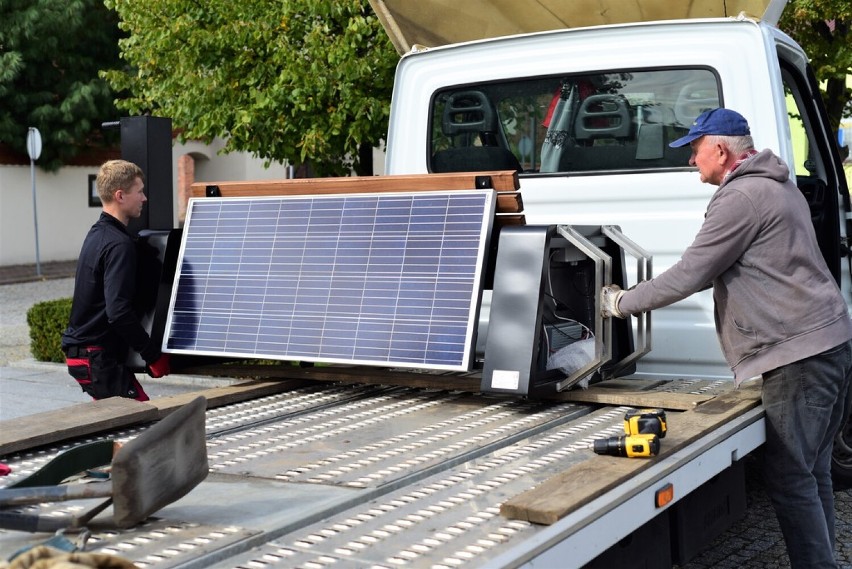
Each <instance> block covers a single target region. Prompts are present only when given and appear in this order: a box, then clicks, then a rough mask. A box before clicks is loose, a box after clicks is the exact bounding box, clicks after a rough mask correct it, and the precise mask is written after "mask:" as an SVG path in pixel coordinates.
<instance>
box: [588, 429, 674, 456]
mask: <svg viewBox="0 0 852 569" xmlns="http://www.w3.org/2000/svg"><path fill="white" fill-rule="evenodd" d="M592 448H593V449H594V451H595V453H596V454H605V455H608V456H626V457H630V458H636V457H646V456H656V455H657V453H659V452H660V439H659V437H657V435H654V434H645V435H622V436H619V437H609V438H606V439H597V440H596V441H594V444H593V445H592Z"/></svg>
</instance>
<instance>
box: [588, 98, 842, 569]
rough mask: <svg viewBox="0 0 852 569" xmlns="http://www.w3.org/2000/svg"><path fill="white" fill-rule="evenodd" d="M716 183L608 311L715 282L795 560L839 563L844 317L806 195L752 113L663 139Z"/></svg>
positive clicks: (705, 117) (726, 341) (720, 315)
mask: <svg viewBox="0 0 852 569" xmlns="http://www.w3.org/2000/svg"><path fill="white" fill-rule="evenodd" d="M687 144H689V145H690V146H691V148H692V156H691V157H690V159H689V164H690V166H695V167H697V168H698V173H699V175H700V176H701V181H702V182H705V183H708V184H714V185H717V186H719V188H718V190H717V191H716V192H715V193H714V194H713V197H712V198H711V199H710V203H709V204H708V206H707V212H706V213H705V216H704V223H703V224H702V226H701V229H700V230H699V232H698V235H696V237H695V240H694V241H693V243H692V244H691V245H690V246H689V248H687V250H686V251H685V252H684V254H683V256H682V257H681V259H680V261H678V262H677V263H676V264H675V265H674V266H673V267H671V268H670V269H668V270H667V271H665V272H663V273H662V274H660V275H659V276H657V277H656V278H654V279H651V280H648V281H644V282H641V283H639V284H637V285H636V286H635V287H633V288H632V289H630V290H627V291H622V290H620V289H619V288H618V287H617V286H613V285H610V286H607V287H604V289H603V291H602V292H601V310H602V312H603V315H604V316H605V317H609V316H616V317H619V318H624V317H625V316H627V315H630V314H635V313H637V312H646V311H648V310H653V309H655V308H661V307H663V306H667V305H669V304H672V303H674V302H677V301H678V300H682V299H684V298H686V297H687V296H689V295H691V294H692V293H694V292H697V291H699V290H703V289H705V288H707V287H708V286H709V285H712V287H713V300H714V308H715V320H716V331H717V334H718V337H719V342H720V343H721V346H722V351H723V352H724V354H725V358H726V360H727V361H728V364H729V365H730V366H731V369H732V370H733V372H734V382H735V383H736V385H737V386H739V384H740V383H742V382H743V381H744V380H746V379H750V378H753V377H757V376H762V377H763V405H764V408H765V410H766V446H765V449H764V455H765V456H764V469H765V478H766V487H767V492H768V493H769V496H770V498H771V499H772V503H773V505H774V507H775V512H776V514H777V516H778V520H779V523H780V526H781V530H782V532H783V534H784V540H785V542H786V544H787V552H788V554H789V556H790V562H791V566H792V567H793V568H794V569H795V568H801V567H809V568H815V567H837V562H836V561H835V558H834V494H833V490H832V483H831V451H832V444H833V440H834V437H835V434H836V433H837V431H838V430H839V429H840V427H841V426H842V425H843V424H845V421H846V418H847V416H848V413H849V410H850V407H851V406H852V389H850V378H852V342H850V338H852V321H851V320H850V318H849V315H848V312H847V308H846V303H845V301H844V300H843V297H842V296H841V293H840V290H839V288H838V286H837V284H836V282H835V281H834V279H833V277H832V276H831V273H830V272H829V270H828V267H827V266H826V264H825V261H824V259H823V257H822V254H821V253H820V250H819V246H818V245H817V240H816V236H815V233H814V228H813V225H812V223H811V215H810V209H809V207H808V204H807V202H806V201H805V198H804V197H803V196H802V194H801V192H800V191H799V190H798V188H797V187H796V184H795V183H794V182H793V181H791V180H790V171H789V169H788V168H787V166H786V165H785V164H784V162H783V161H782V160H781V159H780V158H779V157H778V156H776V155H775V154H774V153H773V152H772V151H771V150H763V151H761V152H758V151H757V150H755V149H754V144H753V141H752V137H751V132H750V130H749V126H748V122H747V121H746V119H745V118H743V116H742V115H740V114H739V113H737V112H735V111H732V110H729V109H721V108H719V109H712V110H709V111H706V112H704V113H702V114H701V115H700V116H699V117H698V118H697V119H695V122H694V123H693V125H692V127H691V128H690V129H689V133H688V134H687V135H686V136H684V137H683V138H680V139H678V140H675V141H674V142H672V143H671V144H670V146H672V147H679V146H686V145H687Z"/></svg>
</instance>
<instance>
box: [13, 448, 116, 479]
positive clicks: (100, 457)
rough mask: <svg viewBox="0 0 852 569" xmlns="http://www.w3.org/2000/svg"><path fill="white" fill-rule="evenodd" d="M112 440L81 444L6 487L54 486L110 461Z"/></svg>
mask: <svg viewBox="0 0 852 569" xmlns="http://www.w3.org/2000/svg"><path fill="white" fill-rule="evenodd" d="M113 446H114V442H113V441H112V440H111V439H108V440H103V441H95V442H92V443H87V444H82V445H78V446H75V447H72V448H70V449H68V450H67V451H65V452H63V453H62V454H59V455H57V456H55V457H54V458H53V459H52V460H51V461H50V462H48V463H47V464H45V465H44V466H42V467H41V468H39V469H38V470H36V471H35V472H33V473H32V474H30V475H29V476H27V477H26V478H24V479H23V480H18V481H17V482H15V483H14V484H10V485H9V486H7V488H30V487H33V486H54V485H56V484H59V483H61V482H62V481H63V480H65V479H66V478H68V477H69V476H73V475H75V474H78V473H80V472H83V471H85V470H89V469H91V468H97V467H99V466H104V465H106V464H110V463H111V462H112V454H113Z"/></svg>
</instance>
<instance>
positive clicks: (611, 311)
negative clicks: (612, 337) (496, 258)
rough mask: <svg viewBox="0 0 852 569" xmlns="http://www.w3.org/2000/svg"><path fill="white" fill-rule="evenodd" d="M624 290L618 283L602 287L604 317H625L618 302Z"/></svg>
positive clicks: (602, 314)
mask: <svg viewBox="0 0 852 569" xmlns="http://www.w3.org/2000/svg"><path fill="white" fill-rule="evenodd" d="M623 294H624V291H623V290H621V288H620V287H619V286H618V285H607V286H605V287H603V288H602V289H601V316H603V317H604V318H612V317H613V316H615V317H617V318H624V314H623V313H622V312H621V311H620V310H619V309H618V302H619V301H620V300H621V296H622V295H623Z"/></svg>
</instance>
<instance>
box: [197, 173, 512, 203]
mask: <svg viewBox="0 0 852 569" xmlns="http://www.w3.org/2000/svg"><path fill="white" fill-rule="evenodd" d="M478 176H490V177H491V187H492V188H493V189H495V190H497V191H498V192H513V191H517V190H518V188H520V184H519V182H518V173H517V172H514V171H497V172H465V173H449V174H411V175H398V176H350V177H340V178H297V179H290V180H249V181H242V182H196V183H195V184H192V186H191V190H192V194H191V195H192V197H194V198H202V197H209V196H208V194H207V188H208V187H212V186H217V187H218V188H219V194H220V195H221V196H222V197H249V196H291V195H306V194H307V195H330V194H347V193H370V192H373V193H379V192H419V191H435V190H470V189H474V188H476V178H477V177H478Z"/></svg>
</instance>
